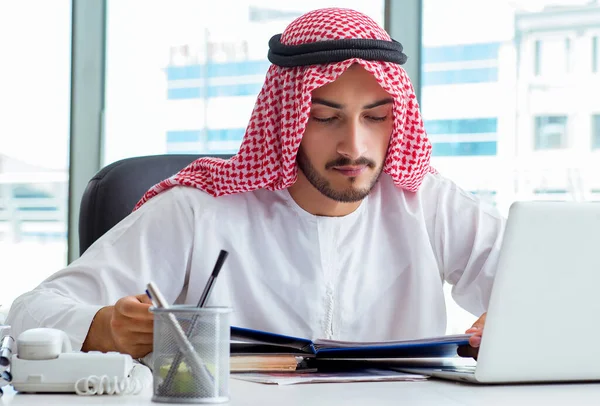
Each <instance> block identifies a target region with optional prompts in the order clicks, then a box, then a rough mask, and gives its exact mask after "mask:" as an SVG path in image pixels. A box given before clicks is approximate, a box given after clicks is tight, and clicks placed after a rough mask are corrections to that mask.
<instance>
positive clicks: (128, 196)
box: [79, 155, 231, 255]
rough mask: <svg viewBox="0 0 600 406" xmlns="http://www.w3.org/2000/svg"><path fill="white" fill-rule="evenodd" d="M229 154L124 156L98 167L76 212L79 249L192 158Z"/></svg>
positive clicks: (101, 233) (117, 220)
mask: <svg viewBox="0 0 600 406" xmlns="http://www.w3.org/2000/svg"><path fill="white" fill-rule="evenodd" d="M203 156H213V157H217V158H225V159H227V158H230V157H231V155H152V156H140V157H133V158H127V159H123V160H120V161H117V162H114V163H112V164H110V165H108V166H106V167H105V168H103V169H101V170H100V171H99V172H98V173H97V174H96V175H95V176H94V177H93V178H92V179H91V180H90V181H89V183H88V185H87V187H86V189H85V191H84V193H83V197H82V199H81V206H80V212H79V253H80V255H81V254H83V253H84V252H85V251H86V250H87V249H88V248H89V246H90V245H92V244H93V243H94V241H96V240H97V239H98V238H100V237H101V236H102V235H103V234H104V233H106V232H107V231H108V230H110V229H111V228H112V227H113V226H114V225H115V224H117V223H118V222H119V221H121V220H122V219H124V218H125V217H127V215H129V214H130V213H131V212H132V211H133V208H134V207H135V205H136V203H137V202H138V201H139V200H140V199H141V197H142V196H143V195H144V193H146V191H147V190H148V189H150V188H151V187H152V186H154V185H155V184H157V183H158V182H160V181H161V180H163V179H166V178H168V177H170V176H172V175H174V174H175V173H177V172H178V171H179V170H180V169H182V168H184V167H185V166H187V165H188V164H189V163H191V162H192V161H194V160H195V159H197V158H199V157H203Z"/></svg>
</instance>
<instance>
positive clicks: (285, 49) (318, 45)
mask: <svg viewBox="0 0 600 406" xmlns="http://www.w3.org/2000/svg"><path fill="white" fill-rule="evenodd" d="M402 49H403V48H402V44H401V43H399V42H398V41H395V40H391V41H385V40H380V39H362V38H356V39H336V40H327V41H316V42H310V43H307V44H299V45H284V44H282V43H281V34H277V35H274V36H273V37H271V39H270V40H269V53H268V54H267V57H268V58H269V61H270V62H271V63H272V64H274V65H278V66H281V67H285V68H289V67H292V66H306V65H318V64H325V63H333V62H341V61H344V60H346V59H350V58H360V59H365V60H368V61H384V62H392V63H397V64H398V65H403V64H404V63H405V62H406V60H407V59H408V58H407V56H406V55H405V54H404V53H403V52H402Z"/></svg>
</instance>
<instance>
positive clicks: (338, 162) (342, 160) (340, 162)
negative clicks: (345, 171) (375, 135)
mask: <svg viewBox="0 0 600 406" xmlns="http://www.w3.org/2000/svg"><path fill="white" fill-rule="evenodd" d="M362 165H364V166H366V167H369V168H371V169H373V168H375V167H376V166H377V165H376V164H375V162H374V161H373V160H371V159H369V158H367V157H364V156H361V157H360V158H358V159H356V160H354V161H353V160H351V159H350V158H346V157H343V156H341V157H339V158H337V159H335V160H333V161H329V162H327V164H326V165H325V169H331V168H333V167H334V166H362Z"/></svg>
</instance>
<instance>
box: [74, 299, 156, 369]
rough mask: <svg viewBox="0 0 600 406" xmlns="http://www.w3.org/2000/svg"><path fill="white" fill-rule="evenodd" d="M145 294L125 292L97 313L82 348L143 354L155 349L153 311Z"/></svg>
mask: <svg viewBox="0 0 600 406" xmlns="http://www.w3.org/2000/svg"><path fill="white" fill-rule="evenodd" d="M150 306H152V304H151V301H150V299H149V298H148V296H146V295H145V294H143V295H137V296H126V297H123V298H121V299H119V300H118V301H117V303H115V305H114V306H107V307H103V308H102V309H100V310H99V311H98V313H96V316H95V317H94V320H93V321H92V325H91V326H90V329H89V331H88V335H87V337H86V339H85V341H84V343H83V347H82V351H103V352H107V351H118V352H121V353H124V354H129V355H131V356H132V357H133V358H141V357H143V356H144V355H146V354H148V353H149V352H150V351H152V342H153V331H154V315H153V314H152V313H150V312H149V310H148V309H149V308H150Z"/></svg>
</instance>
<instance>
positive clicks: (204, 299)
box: [197, 250, 229, 307]
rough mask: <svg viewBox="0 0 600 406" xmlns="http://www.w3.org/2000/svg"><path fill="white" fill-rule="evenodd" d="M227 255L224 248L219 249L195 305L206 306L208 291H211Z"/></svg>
mask: <svg viewBox="0 0 600 406" xmlns="http://www.w3.org/2000/svg"><path fill="white" fill-rule="evenodd" d="M227 255H229V252H227V251H225V250H221V252H220V253H219V257H218V258H217V262H216V263H215V266H214V268H213V271H212V273H211V274H210V276H209V277H208V282H207V283H206V286H205V287H204V291H203V292H202V294H201V295H200V300H198V306H197V307H204V306H206V302H208V297H209V296H210V292H211V291H212V288H213V286H214V284H215V281H216V280H217V276H219V272H221V268H222V267H223V263H225V260H226V259H227Z"/></svg>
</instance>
